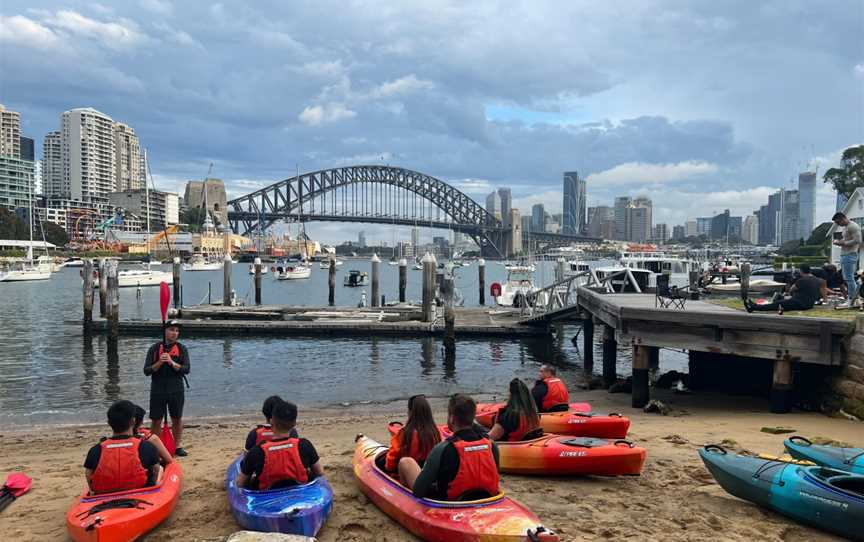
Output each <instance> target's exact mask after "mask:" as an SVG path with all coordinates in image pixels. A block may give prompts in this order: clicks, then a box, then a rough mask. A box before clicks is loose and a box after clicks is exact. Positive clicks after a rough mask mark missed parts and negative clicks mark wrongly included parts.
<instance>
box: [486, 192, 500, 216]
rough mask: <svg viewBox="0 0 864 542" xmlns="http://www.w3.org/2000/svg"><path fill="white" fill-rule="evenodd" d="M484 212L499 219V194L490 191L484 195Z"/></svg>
mask: <svg viewBox="0 0 864 542" xmlns="http://www.w3.org/2000/svg"><path fill="white" fill-rule="evenodd" d="M486 212H487V213H489V214H490V215H492V216H494V217H495V218H497V219H498V220H501V219H502V217H501V196H500V195H498V192H492V193H491V194H489V195H488V196H486Z"/></svg>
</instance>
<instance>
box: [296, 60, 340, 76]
mask: <svg viewBox="0 0 864 542" xmlns="http://www.w3.org/2000/svg"><path fill="white" fill-rule="evenodd" d="M300 72H301V73H303V74H305V75H315V76H319V77H333V78H336V77H341V76H342V75H344V73H345V67H344V66H342V61H341V60H330V61H322V62H307V63H306V64H303V67H302V68H301V69H300Z"/></svg>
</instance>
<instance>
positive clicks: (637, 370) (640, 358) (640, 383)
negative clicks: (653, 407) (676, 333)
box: [630, 344, 656, 408]
mask: <svg viewBox="0 0 864 542" xmlns="http://www.w3.org/2000/svg"><path fill="white" fill-rule="evenodd" d="M650 348H656V347H651V346H643V345H641V344H634V345H633V381H632V386H633V391H632V394H631V397H630V404H631V405H632V406H633V408H642V407H644V406H645V405H647V404H648V400H649V398H650V394H649V391H648V364H649V360H650V358H651V353H650V351H649V349H650Z"/></svg>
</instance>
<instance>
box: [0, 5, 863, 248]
mask: <svg viewBox="0 0 864 542" xmlns="http://www.w3.org/2000/svg"><path fill="white" fill-rule="evenodd" d="M862 36H864V2H862V0H833V1H830V2H812V1H807V0H800V1H799V0H774V1H770V0H769V1H760V2H751V1H749V0H740V1H738V0H728V1H724V2H715V1H688V0H681V1H675V0H667V1H651V0H640V1H632V2H626V1H621V2H596V1H593V0H585V1H577V0H571V1H567V2H558V1H553V2H542V1H536V0H535V1H527V2H517V1H506V2H486V1H473V2H458V1H454V2H438V1H414V2H404V3H400V2H392V1H380V2H378V1H365V2H361V1H346V0H337V1H329V0H316V1H314V2H284V1H256V2H251V1H249V2H243V3H241V2H224V3H213V2H200V1H192V0H184V1H183V2H176V3H172V2H170V1H168V0H140V1H134V0H130V1H128V2H123V3H120V2H117V3H108V2H106V3H104V4H99V3H95V2H76V1H68V2H62V1H54V2H45V1H41V0H26V1H19V0H3V2H2V4H0V103H3V104H5V105H6V106H7V107H8V108H10V109H14V110H18V111H20V112H21V114H22V117H23V124H24V131H25V133H26V135H29V136H30V137H33V138H34V139H36V140H37V141H39V143H41V139H42V137H43V136H44V134H45V133H46V132H48V131H50V130H53V129H56V128H57V125H58V116H59V114H60V113H61V112H62V111H64V110H66V109H70V108H73V107H87V106H89V107H94V108H96V109H98V110H100V111H102V112H104V113H106V114H108V115H110V116H112V117H113V118H114V119H115V120H119V121H123V122H126V123H128V124H130V125H131V126H132V127H133V128H134V129H135V130H136V131H137V133H138V134H139V136H140V137H141V140H142V143H143V144H144V145H145V146H146V147H147V148H148V149H149V152H150V155H151V165H152V168H153V170H154V174H155V175H156V181H157V185H159V187H160V188H164V189H169V190H177V191H182V186H183V183H184V182H185V181H186V180H189V179H196V178H201V177H202V176H204V175H205V173H206V172H207V167H208V164H209V163H210V162H213V163H214V176H216V177H221V178H224V179H225V180H226V182H227V183H228V187H229V196H230V195H235V196H236V195H240V194H242V193H244V192H246V191H249V190H250V189H252V188H254V187H257V186H264V185H266V184H269V183H271V182H273V181H276V180H280V179H283V178H286V177H289V176H291V175H292V172H293V171H294V168H295V164H299V166H300V168H301V170H303V171H309V170H314V169H321V168H328V167H334V166H339V165H351V164H360V163H381V162H382V161H383V162H386V163H388V164H393V165H399V166H403V167H406V168H409V169H414V170H417V171H421V172H423V173H427V174H429V175H432V176H435V177H438V178H440V179H443V180H446V181H449V182H452V183H454V184H456V185H457V186H460V187H462V188H463V189H464V190H465V191H466V192H468V193H469V195H471V196H472V197H474V198H475V199H477V200H478V201H482V198H483V197H484V196H485V195H486V193H488V192H489V191H490V190H491V189H492V188H494V187H498V186H510V187H512V189H513V194H514V200H515V203H516V205H517V206H519V207H521V208H522V209H523V211H526V210H528V208H529V207H530V205H531V204H533V203H536V202H543V203H545V204H546V205H547V208H548V209H549V210H550V211H552V212H556V211H560V209H561V199H562V198H561V182H562V180H561V179H562V172H564V171H571V170H578V171H579V172H580V173H582V174H584V175H585V176H586V177H587V179H588V181H589V185H588V198H589V204H592V205H594V204H610V203H611V202H612V199H613V198H614V197H615V196H616V195H633V196H635V195H648V196H649V197H651V198H652V199H653V200H654V209H655V211H654V216H655V222H669V223H671V224H679V223H682V222H683V221H684V220H685V219H686V218H688V217H691V216H700V215H708V214H710V213H712V212H715V211H722V210H723V209H725V208H730V209H731V210H732V212H733V213H734V214H746V213H749V212H752V210H753V209H754V208H757V207H758V206H759V205H760V204H763V203H764V202H765V201H766V200H767V196H768V194H769V193H770V192H772V191H774V190H776V189H777V188H779V187H780V186H786V187H789V186H790V183H792V182H793V179H794V178H796V177H797V172H799V171H801V170H802V169H804V168H806V167H808V165H809V166H810V167H813V166H814V165H816V164H818V165H819V167H820V171H824V169H825V167H827V166H829V165H831V164H832V163H834V162H836V160H837V158H838V156H839V153H840V151H841V150H842V149H843V148H845V147H847V146H849V145H851V144H855V143H860V142H862V141H864V38H862ZM40 146H41V145H40ZM820 177H821V173H820ZM832 200H833V195H832V194H831V192H830V191H829V190H827V189H822V190H821V191H820V195H819V209H818V213H819V216H818V217H817V221H821V220H824V219H826V215H827V214H828V213H829V212H830V211H831V210H832V209H831V205H832V203H831V202H832ZM313 228H317V232H318V234H319V235H321V236H322V237H325V238H331V239H333V240H335V239H340V238H348V237H349V235H348V234H347V232H344V231H343V229H344V228H345V225H315V226H314V227H313ZM369 231H370V232H373V233H372V235H370V237H376V236H378V237H380V238H382V239H386V240H389V239H390V237H391V234H390V233H386V234H385V232H383V231H382V230H376V229H375V228H374V227H370V228H369Z"/></svg>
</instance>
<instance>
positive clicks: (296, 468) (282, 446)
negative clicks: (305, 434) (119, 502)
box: [258, 438, 309, 491]
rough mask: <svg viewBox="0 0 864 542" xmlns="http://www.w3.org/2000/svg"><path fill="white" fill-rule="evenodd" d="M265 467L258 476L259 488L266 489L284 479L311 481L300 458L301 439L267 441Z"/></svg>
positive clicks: (300, 482) (299, 481)
mask: <svg viewBox="0 0 864 542" xmlns="http://www.w3.org/2000/svg"><path fill="white" fill-rule="evenodd" d="M261 449H262V450H264V469H263V470H262V471H261V476H259V477H258V489H260V490H262V491H263V490H265V489H270V488H271V487H273V485H274V484H276V483H277V482H281V481H283V480H294V481H295V482H297V483H299V484H305V483H306V482H308V481H309V474H308V473H307V472H306V467H304V466H303V460H302V459H301V458H300V439H296V438H287V439H284V440H281V439H280V440H276V441H272V440H271V441H270V442H265V443H264V444H262V445H261Z"/></svg>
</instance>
